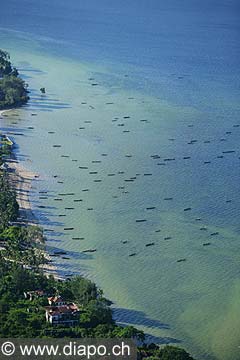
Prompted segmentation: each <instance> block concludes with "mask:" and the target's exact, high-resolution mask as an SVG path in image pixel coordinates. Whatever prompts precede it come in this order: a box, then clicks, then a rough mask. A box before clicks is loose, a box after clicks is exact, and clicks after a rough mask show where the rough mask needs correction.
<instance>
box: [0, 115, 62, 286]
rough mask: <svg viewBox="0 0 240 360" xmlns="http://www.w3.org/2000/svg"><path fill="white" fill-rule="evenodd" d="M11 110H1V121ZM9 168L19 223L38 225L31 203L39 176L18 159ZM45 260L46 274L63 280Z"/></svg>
mask: <svg viewBox="0 0 240 360" xmlns="http://www.w3.org/2000/svg"><path fill="white" fill-rule="evenodd" d="M6 111H10V109H9V110H0V119H1V117H2V115H3V114H4V113H5V112H6ZM6 164H7V166H8V173H9V175H10V181H11V183H12V186H13V188H14V189H15V191H16V194H17V201H18V204H19V215H20V216H19V219H18V223H19V224H22V225H32V226H34V225H35V226H36V225H38V220H37V219H36V217H35V216H34V214H33V211H32V207H31V202H30V197H29V195H30V193H31V190H32V182H33V180H36V179H37V178H38V177H39V175H38V174H36V173H33V172H31V171H30V170H28V169H26V168H25V167H24V166H22V165H21V164H20V163H19V161H18V160H17V159H15V158H14V157H13V159H9V160H8V161H7V162H6ZM45 258H46V260H47V261H49V263H46V264H44V265H43V266H41V268H42V269H43V271H44V273H45V274H46V275H47V276H48V275H53V276H54V277H55V278H57V279H62V278H61V277H60V276H59V275H58V274H57V268H56V266H55V265H52V264H51V263H50V262H51V257H50V256H49V254H48V253H47V252H45Z"/></svg>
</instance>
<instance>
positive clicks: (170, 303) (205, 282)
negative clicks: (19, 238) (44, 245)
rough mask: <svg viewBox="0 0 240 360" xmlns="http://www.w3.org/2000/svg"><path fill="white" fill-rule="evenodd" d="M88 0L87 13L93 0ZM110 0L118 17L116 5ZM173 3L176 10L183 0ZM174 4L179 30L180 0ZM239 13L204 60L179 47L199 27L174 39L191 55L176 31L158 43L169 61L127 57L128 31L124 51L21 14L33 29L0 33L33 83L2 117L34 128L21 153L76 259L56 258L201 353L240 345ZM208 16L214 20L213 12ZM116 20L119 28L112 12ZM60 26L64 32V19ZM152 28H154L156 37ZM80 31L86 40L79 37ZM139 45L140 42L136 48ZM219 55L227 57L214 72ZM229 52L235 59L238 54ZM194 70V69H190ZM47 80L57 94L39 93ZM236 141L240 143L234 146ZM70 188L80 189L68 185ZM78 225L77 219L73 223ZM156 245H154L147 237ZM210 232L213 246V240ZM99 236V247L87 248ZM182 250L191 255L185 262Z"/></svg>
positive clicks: (166, 337)
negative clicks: (27, 95)
mask: <svg viewBox="0 0 240 360" xmlns="http://www.w3.org/2000/svg"><path fill="white" fill-rule="evenodd" d="M107 3H108V2H106V4H107ZM10 4H11V3H10ZM83 4H85V3H83ZM92 4H93V3H92ZM104 4H105V3H104ZM154 4H155V5H156V2H153V4H152V5H154ZM172 4H173V3H171V5H172ZM223 5H224V4H222V7H223ZM225 5H226V4H225ZM230 5H232V6H233V5H234V3H233V2H232V4H230V3H229V4H228V6H229V8H231V6H230ZM85 6H86V7H87V9H85V13H84V14H85V15H86V14H89V13H88V11H90V10H89V8H88V7H89V5H86V4H85ZM156 6H157V5H156ZM222 7H219V8H218V15H219V12H220V13H222V12H221V11H223V9H222ZM157 8H158V6H157ZM30 10H31V6H30V8H29V9H28V11H30ZM40 10H41V9H40ZM97 10H98V11H100V10H99V9H98V8H95V11H97ZM110 10H111V12H113V10H114V11H115V12H114V14H115V16H116V9H115V8H114V9H113V8H110ZM110 10H109V11H110ZM133 10H134V9H132V11H133ZM163 10H164V9H163ZM190 10H191V9H190ZM190 10H189V11H190ZM129 11H130V10H129ZM191 11H192V10H191ZM59 12H60V10H59ZM165 12H166V13H167V14H168V15H170V14H171V9H165ZM130 13H131V11H130ZM40 14H41V12H40ZM141 14H142V13H141ZM174 14H175V15H176V16H177V19H178V20H179V22H178V23H177V24H178V28H179V29H181V26H182V23H181V21H182V22H183V21H184V17H183V15H182V12H181V9H179V8H178V7H177V8H176V9H175V12H174ZM123 15H124V14H122V13H121V16H123ZM35 16H37V15H35ZM59 16H60V13H59ZM69 16H70V14H69ZM86 16H87V15H86ZM148 16H150V10H149V13H148ZM56 18H57V19H58V17H56ZM85 19H88V17H85ZM114 19H115V18H114ZM120 19H122V18H121V17H120ZM199 19H201V21H202V18H201V17H199ZM229 19H230V18H229V12H227V11H226V19H225V22H226V24H225V28H227V30H226V31H225V32H224V34H225V36H226V40H227V39H229V37H230V38H231V39H232V43H231V44H229V43H228V44H227V41H226V42H224V41H222V44H221V48H220V47H219V48H218V46H217V45H215V46H216V48H215V49H212V50H211V52H209V53H208V54H209V55H208V56H209V59H208V60H209V62H208V63H206V61H207V60H206V59H207V54H206V57H205V55H204V52H203V48H202V49H201V51H200V48H201V46H203V43H202V42H201V41H202V37H201V39H199V44H200V45H199V46H200V48H199V53H197V54H196V56H197V55H198V56H199V57H198V60H199V59H201V60H202V61H203V63H201V61H200V60H199V66H198V67H197V68H196V66H195V65H196V62H197V59H193V58H192V64H189V62H190V59H191V58H190V57H188V63H187V64H186V63H184V59H185V60H186V58H185V57H184V56H183V57H181V54H182V52H184V51H185V53H186V54H187V55H189V53H188V51H189V46H190V45H191V44H193V40H196V39H197V34H196V32H195V33H194V36H193V35H192V37H190V38H188V41H186V44H185V45H184V44H183V45H182V46H183V48H182V51H180V50H181V49H180V48H179V47H177V48H176V58H177V59H178V60H179V59H181V61H180V60H179V62H178V64H179V67H177V64H175V65H174V60H173V58H172V57H171V56H170V55H171V54H168V52H167V49H169V51H170V49H171V51H173V50H172V48H171V47H167V44H166V43H165V41H166V40H164V38H160V44H162V45H163V44H165V47H164V49H165V52H164V54H165V56H166V59H165V60H167V59H168V56H169V57H170V58H171V59H172V63H171V62H170V63H169V64H168V63H167V61H166V62H164V61H163V60H161V61H159V63H158V62H156V54H155V53H154V47H153V48H152V52H153V53H152V54H147V52H145V50H144V51H143V55H144V57H143V59H142V60H140V59H139V61H138V62H139V63H137V64H136V60H134V59H135V58H134V56H133V54H131V58H130V55H129V58H128V57H127V56H126V52H124V51H123V50H124V49H125V50H126V49H128V48H129V44H128V41H130V40H129V39H128V40H127V42H124V43H123V44H124V46H123V44H122V45H121V43H120V45H119V48H120V49H121V51H120V54H122V57H121V56H120V57H119V59H118V62H117V63H116V58H115V57H114V50H115V48H114V46H112V43H113V39H112V40H111V39H109V38H108V37H106V36H105V38H106V39H108V41H109V44H108V42H107V43H106V44H105V45H104V46H102V47H100V46H97V40H99V39H95V41H96V43H95V44H96V46H95V47H96V48H95V50H94V51H95V52H94V51H93V50H90V49H89V48H88V46H87V45H86V43H85V46H84V45H83V44H79V47H75V50H73V48H74V46H72V47H71V42H70V41H69V43H70V45H69V47H67V45H66V47H64V48H62V47H63V44H64V39H63V38H61V37H59V39H58V40H59V43H57V41H56V37H55V38H54V37H53V38H51V37H50V36H53V34H52V33H51V32H50V34H49V37H48V38H47V39H46V38H44V37H43V36H45V35H46V34H44V29H45V27H44V26H43V25H42V26H40V29H39V36H37V35H36V33H34V31H33V29H31V22H32V21H33V20H31V19H30V18H29V19H28V21H27V24H26V21H25V27H26V28H24V27H23V24H22V22H21V21H22V20H21V19H18V21H16V22H15V19H14V18H13V19H12V20H14V21H13V24H12V26H11V27H12V28H13V29H15V30H21V31H27V32H29V33H30V32H31V34H26V33H23V32H17V31H16V32H12V31H11V32H9V31H7V30H6V29H5V30H2V32H1V35H0V40H1V47H4V48H6V49H8V50H9V51H11V54H12V57H13V58H14V60H15V62H16V65H17V66H18V67H19V68H20V70H21V74H23V76H25V78H26V81H28V82H29V84H30V87H31V101H30V103H29V105H28V106H27V107H26V108H23V109H21V110H17V111H14V112H13V113H11V114H9V116H8V117H7V118H5V119H4V124H3V127H4V128H5V129H6V130H11V131H13V132H19V133H23V134H24V135H23V136H15V141H16V142H17V144H18V146H19V147H18V149H17V151H18V156H19V158H20V159H21V160H22V161H24V163H25V165H26V166H28V167H29V168H30V169H33V170H34V171H37V172H39V173H40V174H41V176H40V180H38V181H35V182H34V184H33V186H34V188H33V194H32V203H33V207H34V211H35V214H36V215H37V216H38V217H39V220H40V222H42V223H43V224H44V227H45V228H46V229H50V230H54V232H49V231H46V235H47V236H48V248H49V251H50V252H53V251H54V250H56V249H61V250H65V251H67V253H68V256H69V257H70V260H63V259H60V258H59V259H57V260H56V262H57V265H58V266H59V269H60V271H62V272H63V273H65V274H67V275H70V274H74V273H79V272H80V273H81V274H84V275H87V276H89V277H90V278H91V279H93V280H94V281H96V282H97V284H98V285H99V286H101V287H102V288H103V289H104V292H105V294H106V295H107V296H108V297H109V298H111V299H112V300H113V301H114V302H115V305H114V306H115V307H116V317H117V319H118V321H119V322H121V323H131V324H134V325H136V326H138V327H140V328H142V329H144V330H145V331H146V332H147V333H149V334H151V335H152V336H154V337H156V338H157V341H159V342H160V343H168V342H170V343H176V344H177V343H181V344H182V345H183V346H185V347H186V348H187V349H189V351H191V352H192V353H193V354H194V355H197V356H198V357H199V359H220V360H236V359H238V358H239V357H240V356H239V348H238V346H239V340H240V334H239V332H240V331H239V329H240V323H239V322H240V320H239V305H240V304H239V298H240V297H239V292H240V281H239V251H238V250H239V220H238V218H239V196H240V193H239V157H240V151H239V131H240V127H236V126H237V125H238V124H240V123H239V92H238V86H237V76H236V74H237V73H238V74H239V72H237V70H238V66H237V62H236V54H237V52H238V47H237V45H236V43H235V42H234V41H235V40H236V39H235V37H234V36H232V37H231V36H230V35H229V34H228V32H229V31H230V30H229V29H230V28H231V26H232V28H234V27H233V23H234V21H235V18H234V16H233V18H231V21H230V20H229ZM155 20H157V18H156V19H155ZM180 20H181V21H180ZM88 21H89V19H88ZM88 21H86V22H87V23H88ZM139 21H140V20H139ZM219 21H220V20H219ZM93 23H96V24H98V22H97V21H96V20H94V21H93ZM206 23H207V24H205V25H206V26H205V28H204V29H205V30H204V31H206V29H208V26H209V23H210V22H209V18H207V19H206ZM154 24H155V23H154V22H153V25H152V26H153V29H152V30H155V28H156V24H155V25H154ZM213 24H214V26H216V24H215V20H213ZM213 24H212V23H211V25H212V26H213ZM234 24H235V23H234ZM3 25H5V23H4V22H3ZM111 25H112V27H113V29H115V27H114V26H113V21H112V22H111ZM140 25H141V24H140V23H139V24H133V28H135V29H136V28H138V29H140V28H141V26H140ZM165 25H166V24H165ZM192 25H193V24H192ZM45 26H46V24H45ZM88 26H89V25H88ZM96 26H100V25H96ZM104 26H106V22H104ZM104 26H103V25H102V27H101V26H100V27H101V29H103V28H104ZM138 26H139V27H138ZM162 26H163V28H162V31H163V34H164V24H163V25H162ZM219 26H220V25H219ZM48 28H49V27H48ZM73 28H74V26H73ZM126 29H127V25H126ZM184 29H185V28H184ZM201 29H202V28H201ZM55 30H56V34H58V35H59V32H60V28H58V27H56V28H55ZM145 30H146V29H145ZM173 30H174V29H173ZM185 31H186V29H185ZM199 31H200V30H199ZM204 31H203V30H202V32H203V35H204V36H203V38H205V36H206V33H205V32H204ZM232 31H233V30H232ZM234 31H235V32H236V29H235V28H234ZM70 33H71V32H70ZM197 33H198V31H197ZM114 34H115V33H114V32H113V34H112V37H114ZM150 34H151V29H148V32H147V33H146V34H145V36H146V38H147V37H150ZM174 34H175V38H176V32H175V30H174V31H173V33H172V34H171V33H170V35H171V36H170V40H173V38H172V37H173V35H174ZM210 34H211V36H213V35H214V34H216V32H215V31H214V32H210ZM40 35H41V36H40ZM65 36H67V35H65ZM84 36H86V32H85V31H84V32H83V38H84ZM98 36H100V35H98ZM181 36H184V32H183V33H181ZM211 36H210V40H209V42H210V44H208V46H209V47H211ZM235 36H236V33H235ZM89 37H90V38H91V39H92V40H91V41H93V42H94V40H93V37H91V36H90V35H89ZM54 39H55V41H54ZM144 39H145V38H144ZM71 40H72V42H73V44H74V45H75V44H76V43H78V42H77V40H76V39H75V38H74V37H73V35H72V39H71ZM145 40H146V39H145ZM148 40H149V38H148ZM170 40H169V41H170ZM65 41H67V39H65ZM85 41H86V39H85ZM89 41H90V40H89ZM146 41H147V40H146ZM151 41H152V42H153V38H151ZM153 44H154V42H153ZM107 45H108V46H109V47H111V49H112V48H113V52H111V53H110V51H108V47H107ZM196 46H197V45H196ZM140 48H141V46H140V45H139V46H138V45H136V46H135V48H134V49H135V51H136V53H137V52H138V51H140ZM82 49H85V52H84V55H83V58H84V61H81V62H80V61H79V60H78V58H79V51H80V50H82ZM221 49H222V50H221ZM226 49H227V50H228V53H227V54H226V53H225V50H226ZM67 50H68V51H67ZM195 50H196V49H195ZM223 50H224V51H223ZM230 50H231V51H230ZM100 51H102V52H104V51H105V53H104V54H105V56H104V59H105V60H106V61H105V64H103V60H102V61H100V62H99V63H98V64H96V62H93V61H90V60H92V59H91V58H94V56H95V55H96V54H100V53H99V52H100ZM155 51H156V50H155ZM223 54H224V56H223ZM67 55H68V57H67ZM101 55H102V54H101ZM150 55H152V56H150ZM182 55H184V54H182ZM200 55H201V56H200ZM214 56H215V57H216V59H218V61H217V62H216V63H215V66H216V68H214V69H215V72H214V73H211V71H212V70H213V58H214ZM221 56H222V58H221ZM228 56H229V57H230V56H231V59H232V60H231V64H230V63H228V64H227V63H226V62H227V57H228ZM88 57H89V59H88ZM116 57H117V56H116ZM101 59H103V58H101ZM146 59H149V62H150V63H149V68H148V66H147V64H146ZM221 59H222V60H221ZM220 63H221V66H220ZM174 67H176V68H177V69H176V68H175V70H177V72H176V73H175V74H174V73H173V72H172V71H173V69H174ZM158 69H159V72H158ZM187 69H188V71H190V70H191V75H190V74H185V71H186V70H187ZM204 71H205V72H204ZM170 72H171V73H170ZM126 75H128V76H126ZM141 75H142V76H141ZM155 75H156V76H155ZM182 76H183V78H182ZM179 77H180V78H179ZM92 78H94V80H89V79H92ZM93 83H94V84H98V85H96V86H93V85H92V84H93ZM42 86H45V87H46V89H47V94H46V96H41V95H40V94H39V90H38V89H39V88H40V87H42ZM213 89H214V91H213ZM33 113H34V114H35V113H36V114H37V116H32V114H33ZM14 114H17V115H18V116H13V115H14ZM116 118H118V119H116ZM141 120H147V121H141ZM13 122H17V124H13ZM122 124H124V126H123V125H122ZM119 125H120V126H119ZM29 126H32V127H34V129H29V128H28V127H29ZM81 128H82V129H81ZM12 129H14V130H12ZM124 131H129V132H124ZM49 132H54V133H49ZM221 139H225V141H223V140H221ZM53 145H61V147H53ZM229 150H230V151H231V150H233V151H235V152H234V153H224V154H223V152H224V151H229ZM153 155H159V156H160V158H156V156H155V157H151V156H153ZM66 156H67V157H66ZM218 156H223V158H219V157H218ZM184 157H185V159H184ZM169 159H172V160H169ZM173 159H174V160H173ZM73 160H74V161H73ZM75 160H77V161H75ZM96 161H97V162H96ZM99 161H100V162H99ZM206 162H207V163H206ZM208 162H210V163H208ZM158 164H159V165H158ZM163 164H164V165H163ZM79 167H84V169H81V168H79ZM85 167H87V169H85ZM96 172H97V174H96ZM150 174H151V175H150ZM54 176H57V177H54ZM131 178H132V179H131ZM129 179H130V180H132V181H130V182H129V181H125V180H129ZM96 180H97V182H96ZM99 180H101V182H99ZM86 189H89V191H83V190H86ZM41 191H47V192H48V193H47V195H46V194H41V193H39V192H41ZM66 193H74V195H65V196H63V195H59V194H66ZM41 196H47V199H40V197H41ZM59 198H61V199H62V200H61V201H60V200H54V199H59ZM74 200H82V201H77V202H76V201H75V202H74ZM39 206H45V208H39ZM152 207H154V209H148V210H147V208H152ZM66 208H74V209H72V210H69V209H66ZM189 208H190V209H189ZM89 209H93V210H89ZM184 209H185V211H184ZM187 209H188V210H187ZM59 215H66V216H63V217H62V216H59ZM197 219H200V220H197ZM136 220H147V221H146V222H136ZM69 227H74V230H72V231H68V230H64V228H69ZM201 229H202V230H201ZM214 233H218V234H215V235H211V234H214ZM72 238H84V239H82V240H72ZM126 241H127V243H124V242H126ZM149 243H154V245H153V246H148V247H146V244H149ZM207 243H211V244H210V245H208V246H203V244H207ZM95 248H96V249H97V252H94V253H83V252H82V251H84V250H88V249H95ZM133 253H136V255H135V256H131V257H129V255H130V254H133ZM180 259H186V261H182V262H177V260H180Z"/></svg>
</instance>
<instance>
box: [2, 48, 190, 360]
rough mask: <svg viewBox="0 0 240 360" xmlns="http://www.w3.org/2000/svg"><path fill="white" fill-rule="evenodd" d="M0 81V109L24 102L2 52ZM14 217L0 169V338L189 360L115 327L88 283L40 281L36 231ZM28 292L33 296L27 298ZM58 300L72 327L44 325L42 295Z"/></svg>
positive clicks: (22, 88)
mask: <svg viewBox="0 0 240 360" xmlns="http://www.w3.org/2000/svg"><path fill="white" fill-rule="evenodd" d="M0 77H2V78H1V79H0V109H1V107H7V106H15V105H19V104H22V103H24V102H26V101H27V90H26V85H25V83H24V82H23V81H22V80H21V79H19V78H18V72H17V70H16V69H13V68H12V66H11V63H10V61H9V55H8V54H7V53H6V52H3V51H2V50H0ZM18 86H19V87H18ZM10 154H11V146H10V144H8V143H7V142H6V141H3V142H1V144H0V165H2V164H4V159H5V157H6V156H9V155H10ZM18 215H19V206H18V203H17V199H16V193H15V191H14V190H13V189H12V186H11V182H10V179H9V175H8V173H7V171H5V170H3V171H1V172H0V249H1V250H0V338H36V337H37V338H44V337H50V338H63V337H69V338H83V337H88V338H90V337H92V338H133V339H135V340H137V341H139V342H141V344H142V346H141V347H140V348H139V349H138V359H139V360H141V359H148V360H193V358H192V357H191V356H190V355H189V354H188V353H187V352H186V351H185V350H183V349H180V348H177V347H173V346H165V347H164V348H159V347H158V346H157V345H155V344H150V345H146V344H144V340H145V335H144V333H143V332H142V331H140V330H138V329H136V328H134V327H133V326H127V327H122V326H118V325H117V324H116V323H115V321H114V319H113V315H112V310H111V307H110V305H111V302H110V301H108V300H107V299H105V298H104V296H103V293H102V291H101V290H99V289H98V288H97V287H96V285H95V284H94V283H92V282H91V281H90V280H87V279H84V278H83V277H81V276H75V277H73V278H71V279H68V280H66V281H59V280H57V279H55V278H54V277H52V276H49V277H47V276H45V274H44V273H43V271H42V265H43V263H45V262H46V258H45V256H44V237H43V232H42V229H41V228H39V227H37V226H19V225H13V224H12V223H13V222H15V221H16V220H17V218H18ZM29 292H30V294H31V293H32V292H33V293H34V296H33V298H30V297H29ZM39 293H41V295H37V294H39ZM58 295H61V297H62V298H63V299H64V301H66V303H74V304H76V306H77V308H78V309H79V311H78V312H77V323H76V324H75V326H74V327H69V326H66V325H60V324H58V325H56V326H53V325H52V324H51V323H50V322H47V321H46V318H45V311H46V309H45V307H46V306H47V305H48V296H58Z"/></svg>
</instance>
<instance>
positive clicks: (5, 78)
mask: <svg viewBox="0 0 240 360" xmlns="http://www.w3.org/2000/svg"><path fill="white" fill-rule="evenodd" d="M28 99H29V97H28V91H27V84H26V83H25V82H24V81H23V80H22V79H21V78H19V77H18V71H17V69H16V68H13V67H12V64H11V62H10V55H9V54H8V53H7V52H6V51H3V50H1V49H0V109H5V108H10V107H15V106H20V105H23V104H25V103H26V102H27V101H28Z"/></svg>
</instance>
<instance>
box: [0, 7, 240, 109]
mask: <svg viewBox="0 0 240 360" xmlns="http://www.w3.org/2000/svg"><path fill="white" fill-rule="evenodd" d="M239 14H240V3H239V1H237V0H220V1H217V0H216V1H214V0H204V1H196V0H185V1H178V0H169V1H167V2H165V1H161V0H160V1H159V0H132V1H126V0H120V1H111V0H102V1H98V0H85V1H84V0H81V1H79V0H70V1H68V2H66V1H64V0H58V1H54V0H52V1H49V0H48V1H47V0H42V1H40V2H37V1H30V0H23V1H21V3H19V2H18V1H16V0H2V1H1V13H0V25H1V26H2V27H5V28H10V29H12V30H13V29H14V30H17V31H23V32H27V33H31V34H32V35H33V34H34V35H35V36H36V37H37V38H39V37H43V38H45V40H46V38H48V40H49V42H46V41H44V47H46V46H47V48H48V50H50V51H52V52H55V53H57V54H59V55H61V56H63V54H65V55H66V56H70V57H73V56H74V57H76V58H78V59H81V60H82V61H84V60H85V61H88V60H93V61H95V62H97V63H100V64H104V63H107V64H108V65H109V64H110V63H112V65H113V66H114V67H115V68H116V66H117V67H118V69H119V66H120V65H122V66H123V65H126V64H127V65H132V66H133V67H135V71H137V74H136V75H137V79H138V80H137V81H138V86H139V87H141V86H144V81H146V80H148V91H150V89H151V91H154V92H155V93H157V92H158V91H159V88H161V96H163V94H164V95H165V96H166V97H171V98H174V99H175V101H178V100H179V101H181V102H185V103H189V102H190V103H191V104H193V103H194V104H195V105H196V106H202V105H203V103H204V105H206V106H212V105H211V100H212V96H213V97H214V96H215V97H216V96H218V97H219V98H220V99H221V98H222V97H226V96H227V97H228V98H229V99H235V97H236V96H237V91H238V90H239V54H240V41H239V39H240V38H239V37H240V22H239ZM54 40H55V41H56V42H54ZM136 67H137V68H136ZM139 73H141V78H139ZM182 76H183V79H182V78H181V79H179V77H182ZM140 79H141V80H140ZM181 80H182V81H181ZM141 81H142V82H143V83H142V84H141ZM149 85H151V86H149ZM212 92H214V94H212Z"/></svg>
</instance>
